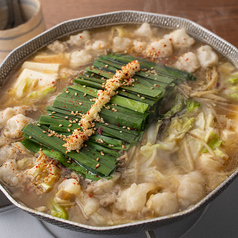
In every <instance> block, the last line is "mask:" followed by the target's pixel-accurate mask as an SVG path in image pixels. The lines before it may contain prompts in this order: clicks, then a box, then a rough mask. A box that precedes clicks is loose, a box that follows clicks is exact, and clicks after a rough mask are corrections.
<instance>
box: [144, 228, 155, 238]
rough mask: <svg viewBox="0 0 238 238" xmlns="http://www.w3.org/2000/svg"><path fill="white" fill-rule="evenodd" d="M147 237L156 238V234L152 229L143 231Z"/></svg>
mask: <svg viewBox="0 0 238 238" xmlns="http://www.w3.org/2000/svg"><path fill="white" fill-rule="evenodd" d="M145 234H146V237H147V238H156V235H155V233H154V231H153V230H148V231H146V232H145Z"/></svg>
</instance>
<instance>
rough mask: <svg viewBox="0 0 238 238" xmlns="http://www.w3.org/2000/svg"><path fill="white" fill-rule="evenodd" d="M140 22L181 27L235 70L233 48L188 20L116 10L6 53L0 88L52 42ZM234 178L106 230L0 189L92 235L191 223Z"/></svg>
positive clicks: (237, 61) (60, 27)
mask: <svg viewBox="0 0 238 238" xmlns="http://www.w3.org/2000/svg"><path fill="white" fill-rule="evenodd" d="M143 22H148V23H150V24H151V25H152V26H157V27H166V28H170V29H178V28H185V29H186V31H187V33H188V34H189V35H191V36H192V37H194V38H196V39H198V40H201V41H203V42H206V43H207V44H209V45H211V46H212V47H213V48H214V49H215V50H217V51H218V52H219V53H221V54H222V55H223V56H225V57H226V58H227V59H228V60H230V62H231V63H233V64H234V66H235V67H238V49H237V48H235V47H234V46H233V45H231V44H230V43H228V42H226V41H225V40H223V39H222V38H220V37H218V36H216V35H215V34H213V33H212V32H210V31H208V30H207V29H205V28H203V27H202V26H200V25H198V24H196V23H194V22H192V21H190V20H187V19H183V18H179V17H173V16H167V15H160V14H153V13H146V12H138V11H120V12H112V13H107V14H102V15H96V16H90V17H84V18H79V19H73V20H70V21H66V22H63V23H61V24H59V25H57V26H55V27H53V28H51V29H50V30H47V31H45V32H44V33H42V34H40V35H39V36H37V37H35V38H33V39H32V40H30V41H28V42H26V43H25V44H23V45H21V46H20V47H18V48H16V49H15V50H14V51H12V52H11V53H10V54H9V56H8V57H7V58H6V59H5V60H4V61H3V63H2V64H1V66H0V85H2V84H3V83H4V82H5V81H6V80H8V78H9V77H10V75H11V74H12V73H13V72H14V71H15V69H16V68H17V67H18V66H19V65H20V64H21V63H22V62H23V61H24V60H25V59H26V58H28V57H29V56H30V55H32V54H34V53H35V52H37V51H38V50H40V49H42V48H43V47H45V46H46V45H48V44H49V43H51V42H52V41H55V40H56V39H60V38H62V37H64V36H67V35H70V34H73V33H76V32H79V31H82V30H89V29H93V28H100V27H105V26H111V25H119V24H139V23H143ZM237 175H238V170H236V172H234V173H233V174H232V175H231V176H230V177H229V178H228V179H226V180H225V181H224V182H223V183H222V184H220V185H219V186H218V187H217V188H216V189H215V190H213V191H212V192H211V193H210V194H208V195H207V196H206V197H205V198H203V199H202V200H201V201H200V202H199V203H197V204H196V205H195V206H193V207H192V208H189V209H187V210H185V211H182V212H178V213H176V214H173V215H168V216H164V217H158V218H153V219H149V220H144V221H138V222H133V223H128V224H123V225H116V226H106V227H94V226H89V225H83V224H79V223H76V222H72V221H67V220H63V219H59V218H55V217H52V216H50V215H47V214H44V213H40V212H37V211H35V210H33V209H30V208H28V207H26V206H25V205H24V204H23V203H20V202H18V201H16V200H15V199H14V196H13V195H12V194H11V192H10V191H9V190H8V189H7V187H6V186H4V184H0V190H1V191H2V192H3V193H4V194H5V195H6V197H7V198H8V199H9V200H10V201H11V202H12V203H13V204H14V205H16V206H17V207H19V208H21V209H22V210H24V211H26V212H28V213H30V214H32V215H33V216H36V217H37V218H39V219H42V220H45V221H47V222H50V223H52V224H54V225H58V226H60V227H63V228H67V229H71V230H74V231H82V232H87V233H94V234H125V233H133V232H139V231H146V230H152V229H155V228H159V227H163V228H164V227H167V229H170V228H171V226H172V225H173V224H176V223H178V222H179V221H181V219H187V220H190V221H191V219H194V221H195V220H196V219H198V217H199V216H200V215H201V214H202V213H203V211H204V209H205V207H206V205H208V204H209V203H210V202H211V201H212V200H213V199H214V198H215V197H216V196H218V195H219V194H220V193H221V192H222V191H223V190H224V189H225V188H226V187H227V186H228V185H229V184H230V183H231V182H232V181H233V180H234V179H235V178H236V177H237Z"/></svg>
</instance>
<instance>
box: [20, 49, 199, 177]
mask: <svg viewBox="0 0 238 238" xmlns="http://www.w3.org/2000/svg"><path fill="white" fill-rule="evenodd" d="M134 60H138V61H139V63H140V68H141V69H143V70H141V71H139V72H137V73H136V74H135V75H134V77H133V79H134V82H133V83H132V85H130V86H128V85H124V86H122V87H120V88H119V89H118V90H117V91H116V94H115V96H113V97H111V100H110V101H109V102H108V103H107V104H106V105H105V106H104V107H103V108H102V109H101V111H100V113H99V117H98V118H97V119H96V120H94V121H93V130H94V132H95V133H94V134H93V135H91V136H90V137H88V138H87V140H86V141H85V142H84V146H83V147H82V148H81V149H80V150H78V149H77V150H72V151H68V150H67V148H65V147H64V145H65V143H66V141H67V138H68V137H70V136H71V135H72V134H73V132H74V130H79V131H80V130H81V131H83V128H81V127H79V125H78V123H79V121H80V120H81V118H82V117H83V116H84V115H85V114H86V113H87V112H88V111H89V110H90V108H91V106H92V105H93V104H94V102H95V100H97V97H98V90H104V88H105V85H106V83H107V80H108V79H111V78H112V77H113V75H115V73H116V71H117V70H120V69H121V68H122V67H123V66H125V65H126V64H128V63H130V62H131V61H134ZM185 80H196V78H195V76H194V75H192V74H190V73H187V72H184V71H180V70H177V69H173V68H170V67H167V66H162V65H158V64H156V63H154V62H150V61H146V60H144V59H140V58H135V57H133V56H129V55H121V54H112V53H110V54H108V55H106V56H99V57H98V59H97V60H96V61H95V62H94V64H93V66H90V67H87V68H86V69H85V73H84V74H83V75H80V76H78V77H77V78H75V79H74V82H75V84H74V85H71V86H68V87H67V88H65V89H64V90H63V92H62V93H61V94H60V95H58V96H57V97H56V99H55V101H54V103H53V105H52V106H48V107H47V108H46V112H47V115H42V116H41V117H40V119H39V121H38V122H37V123H36V124H28V125H27V126H26V127H25V128H24V129H23V132H24V137H25V139H24V140H23V141H22V143H23V145H24V146H25V147H26V148H28V149H29V150H31V151H33V152H35V153H37V152H38V151H39V150H41V151H42V152H43V153H44V154H45V155H46V156H49V157H51V158H52V159H56V160H58V161H59V162H60V163H61V164H63V166H65V167H67V168H69V169H70V170H72V171H75V172H77V173H79V174H81V175H82V176H83V177H85V178H87V179H90V180H98V179H100V178H108V179H109V178H110V175H111V174H112V173H113V172H114V171H115V170H116V167H117V159H118V158H120V156H121V155H122V151H123V150H127V149H129V147H130V145H131V144H136V143H138V142H139V141H140V140H141V139H142V136H143V133H144V131H145V129H146V127H147V126H148V122H149V120H150V118H153V119H155V118H157V119H158V116H161V115H158V111H159V110H158V108H159V106H160V103H161V102H162V101H163V98H164V97H165V96H166V95H167V94H169V93H170V92H171V89H173V88H174V87H175V86H176V85H177V84H179V83H181V82H183V81H185ZM155 115H156V116H155Z"/></svg>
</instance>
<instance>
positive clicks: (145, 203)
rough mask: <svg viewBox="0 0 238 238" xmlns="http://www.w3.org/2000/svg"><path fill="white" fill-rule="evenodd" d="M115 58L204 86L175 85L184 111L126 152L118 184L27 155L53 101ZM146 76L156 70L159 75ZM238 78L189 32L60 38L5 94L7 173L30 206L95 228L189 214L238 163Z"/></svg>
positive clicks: (2, 173)
mask: <svg viewBox="0 0 238 238" xmlns="http://www.w3.org/2000/svg"><path fill="white" fill-rule="evenodd" d="M108 52H119V53H126V54H130V55H134V56H136V57H139V58H140V57H141V58H145V59H148V60H151V61H154V62H156V63H159V64H162V65H167V66H170V67H173V68H178V69H180V70H184V71H188V72H190V73H193V74H194V75H195V76H196V77H197V80H196V81H186V82H184V83H182V84H179V86H177V91H176V92H177V94H179V95H181V97H180V99H181V98H182V100H183V103H184V102H185V104H186V105H185V107H183V108H181V110H177V111H176V114H174V115H173V116H172V117H166V116H164V119H160V120H158V119H157V120H155V121H154V122H153V123H151V124H150V127H149V128H148V129H147V130H146V132H145V133H144V135H143V138H142V141H141V142H139V143H138V144H137V145H131V146H130V148H129V149H128V150H125V151H122V152H121V155H120V159H119V162H118V167H117V169H116V171H115V172H114V173H113V174H112V178H111V179H104V178H102V179H100V180H98V181H91V180H89V179H85V178H83V177H82V176H80V174H78V173H76V172H72V171H71V170H70V169H67V168H65V167H64V166H62V165H61V164H60V163H58V162H57V161H56V160H52V159H51V158H48V157H46V156H45V155H44V153H43V152H42V151H40V152H39V153H32V152H30V151H28V150H27V149H26V148H24V146H23V145H22V144H21V143H20V141H22V139H23V133H22V132H21V130H22V129H23V128H24V126H26V125H27V124H28V123H33V122H36V121H37V120H38V119H39V117H40V115H41V114H44V113H45V108H46V107H47V106H51V105H52V103H53V101H54V100H55V97H56V96H57V95H59V94H60V93H61V92H62V90H63V89H64V88H65V87H67V86H69V85H72V84H74V82H73V78H75V77H77V76H78V75H82V74H83V71H84V69H85V68H86V67H87V66H88V65H92V63H93V61H94V60H95V59H96V58H97V57H98V56H99V55H106V54H107V53H108ZM38 63H41V64H38ZM146 72H147V73H148V75H149V74H153V69H150V70H149V71H148V70H147V71H146ZM236 72H237V70H236V69H235V68H234V67H233V66H232V65H231V64H230V63H229V62H227V61H226V59H224V58H223V57H222V56H220V55H219V54H218V53H216V52H215V51H214V50H212V49H211V48H210V47H209V46H206V45H204V44H203V43H201V42H198V41H195V40H194V39H192V38H191V37H189V36H188V35H187V34H186V33H185V31H184V30H178V31H172V30H168V29H161V28H154V27H151V26H150V25H149V24H147V23H145V24H143V25H141V26H136V27H135V26H115V27H108V28H104V29H96V30H92V31H89V32H88V31H84V32H80V33H79V34H76V35H73V36H70V37H68V38H66V39H62V40H60V41H55V42H53V43H52V44H51V45H49V46H48V47H47V48H46V49H44V50H42V51H40V52H38V53H37V54H36V55H34V56H32V57H31V58H29V59H28V60H27V61H26V62H24V64H23V65H22V66H21V68H20V69H19V70H18V71H17V72H16V73H15V74H14V75H13V76H12V78H11V80H10V81H9V83H8V84H6V85H5V86H4V87H3V88H2V92H3V93H4V94H3V95H2V97H1V110H2V111H1V112H0V114H1V118H0V125H1V128H2V130H1V138H0V143H1V144H0V145H1V148H0V150H1V153H0V163H1V167H0V177H1V179H2V181H3V182H4V183H5V184H6V185H7V186H8V188H9V189H10V190H11V191H12V193H13V194H14V197H16V198H17V199H18V200H19V201H21V202H23V203H24V204H26V205H27V206H29V207H31V208H33V209H36V210H38V211H41V212H44V213H48V214H51V215H53V216H56V217H60V218H63V219H69V220H72V221H76V222H79V223H83V224H90V225H94V226H105V225H116V224H121V223H127V222H131V221H136V220H143V219H149V218H154V217H157V216H164V215H169V214H173V213H176V212H179V211H181V210H184V209H186V208H189V207H190V206H193V205H194V204H196V203H197V202H198V201H200V200H201V199H202V198H203V197H204V196H206V195H207V194H208V193H209V192H211V191H212V190H213V189H214V188H216V187H217V186H218V185H219V184H220V183H221V182H223V181H224V180H225V179H226V178H227V177H228V176H229V175H230V174H231V173H232V172H233V171H234V170H235V169H236V167H237V156H236V155H237V142H236V141H237V130H238V127H237V126H238V124H237V120H238V119H237V103H236V101H237V95H238V94H237V81H238V74H237V73H236ZM157 86H158V85H154V87H157ZM154 87H152V88H151V90H154ZM137 96H138V97H141V96H140V95H137ZM180 99H179V98H178V97H176V100H175V102H174V100H173V102H171V105H170V106H168V104H170V103H167V104H166V106H165V104H163V107H164V110H161V111H162V112H163V113H166V110H165V108H167V109H168V110H169V109H170V108H171V107H172V108H173V106H176V105H178V104H179V102H180V101H179V100H180ZM174 104H175V105H174ZM162 109H163V108H162ZM165 115H166V114H165ZM166 118H167V119H166ZM95 159H96V158H95Z"/></svg>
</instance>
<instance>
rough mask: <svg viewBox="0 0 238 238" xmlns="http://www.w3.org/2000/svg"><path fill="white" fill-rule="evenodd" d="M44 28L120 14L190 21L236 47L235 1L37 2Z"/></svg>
mask: <svg viewBox="0 0 238 238" xmlns="http://www.w3.org/2000/svg"><path fill="white" fill-rule="evenodd" d="M41 3H42V9H43V14H44V17H45V22H46V26H47V28H48V29H49V28H51V27H53V26H55V25H57V24H59V23H61V22H63V21H66V20H69V19H74V18H79V17H85V16H90V15H96V14H103V13H107V12H112V11H120V10H136V11H146V12H152V13H159V14H166V15H172V16H178V17H183V18H187V19H189V20H192V21H194V22H196V23H198V24H200V25H201V26H203V27H205V28H207V29H208V30H210V31H212V32H213V33H215V34H216V35H218V36H220V37H221V38H223V39H225V40H226V41H228V42H229V43H231V44H233V45H234V46H236V47H238V40H237V39H238V31H237V25H238V1H237V0H215V1H214V0H192V1H191V0H180V1H179V0H116V1H111V0H67V1H65V0H50V1H49V0H41Z"/></svg>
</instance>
